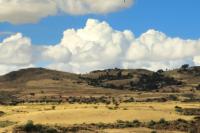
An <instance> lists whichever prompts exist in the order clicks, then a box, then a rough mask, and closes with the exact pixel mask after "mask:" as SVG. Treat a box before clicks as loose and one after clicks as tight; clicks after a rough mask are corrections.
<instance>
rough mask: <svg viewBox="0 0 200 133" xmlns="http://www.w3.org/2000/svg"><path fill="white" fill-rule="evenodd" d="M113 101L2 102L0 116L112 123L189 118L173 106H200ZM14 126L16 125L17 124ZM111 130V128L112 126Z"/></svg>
mask: <svg viewBox="0 0 200 133" xmlns="http://www.w3.org/2000/svg"><path fill="white" fill-rule="evenodd" d="M112 106H113V105H109V106H108V105H103V104H98V105H94V104H60V105H54V104H23V105H18V106H0V111H3V112H5V113H6V114H5V115H3V116H1V117H0V121H6V120H9V121H13V122H17V124H16V125H20V124H24V123H26V122H27V121H28V120H32V121H34V123H38V124H49V125H55V124H57V125H62V126H65V125H73V124H82V123H98V122H103V123H112V122H116V121H117V120H134V119H137V120H139V121H150V120H155V121H157V120H159V119H160V118H164V119H166V120H175V119H178V118H182V119H186V120H190V119H192V118H193V116H184V115H179V114H177V113H176V112H175V109H174V107H175V106H180V107H184V108H191V107H192V108H195V107H200V103H180V102H166V103H122V104H120V106H119V108H118V109H116V110H114V109H110V108H109V107H112ZM14 126H15V125H14ZM12 127H13V126H10V127H6V128H0V132H3V131H6V130H7V131H8V132H11V129H12ZM109 132H112V131H111V130H110V131H109Z"/></svg>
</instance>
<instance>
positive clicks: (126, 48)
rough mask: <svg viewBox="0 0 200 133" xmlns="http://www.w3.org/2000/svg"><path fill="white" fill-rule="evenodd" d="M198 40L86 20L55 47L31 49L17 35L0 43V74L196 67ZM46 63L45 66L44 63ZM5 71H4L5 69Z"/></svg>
mask: <svg viewBox="0 0 200 133" xmlns="http://www.w3.org/2000/svg"><path fill="white" fill-rule="evenodd" d="M199 51H200V39H198V40H184V39H181V38H178V37H177V38H171V37H169V36H167V35H165V34H164V33H162V32H159V31H156V30H153V29H150V30H148V31H147V32H145V33H143V34H142V35H141V36H139V37H137V38H136V37H135V36H134V34H133V32H131V31H129V30H124V31H118V30H115V29H113V28H112V27H111V26H110V25H109V24H108V23H107V22H100V21H98V20H95V19H88V21H87V22H86V25H85V27H83V28H82V29H77V30H75V29H67V30H66V31H64V33H63V38H62V39H61V41H60V43H59V44H55V45H52V46H49V45H43V46H35V45H32V44H31V40H30V39H29V38H27V37H23V35H22V34H20V33H18V34H16V35H12V36H10V37H8V38H6V39H4V40H3V42H1V43H0V68H1V69H0V74H4V73H7V72H9V71H11V70H15V69H19V68H24V67H31V66H37V65H36V64H38V62H46V63H45V64H46V65H45V67H46V68H51V69H56V70H63V71H69V72H76V73H85V72H89V71H92V70H96V69H106V68H114V67H118V68H146V69H150V70H157V69H160V68H162V69H166V68H168V69H172V68H176V67H180V66H181V65H182V64H185V63H188V64H190V65H200V52H199ZM47 62H48V63H47ZM6 68H7V69H6Z"/></svg>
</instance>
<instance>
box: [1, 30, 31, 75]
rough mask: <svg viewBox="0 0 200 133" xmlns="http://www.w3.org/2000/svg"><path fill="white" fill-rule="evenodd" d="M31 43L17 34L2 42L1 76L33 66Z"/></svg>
mask: <svg viewBox="0 0 200 133" xmlns="http://www.w3.org/2000/svg"><path fill="white" fill-rule="evenodd" d="M32 59H33V57H32V48H31V41H30V39H29V38H26V37H23V36H22V34H20V33H17V34H16V35H12V36H10V37H8V38H6V39H4V40H3V41H2V42H0V74H5V73H7V72H9V71H12V70H17V69H19V68H23V67H28V66H33V65H32V62H33V60H32Z"/></svg>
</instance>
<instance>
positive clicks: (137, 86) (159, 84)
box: [0, 67, 200, 103]
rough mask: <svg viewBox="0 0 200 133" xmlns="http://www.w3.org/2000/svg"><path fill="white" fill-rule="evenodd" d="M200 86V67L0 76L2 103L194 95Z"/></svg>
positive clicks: (42, 71) (26, 72)
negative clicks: (97, 97) (88, 97)
mask: <svg viewBox="0 0 200 133" xmlns="http://www.w3.org/2000/svg"><path fill="white" fill-rule="evenodd" d="M199 83H200V67H182V68H180V69H175V70H169V71H163V70H159V71H157V72H153V71H149V70H144V69H117V68H116V69H107V70H97V71H92V72H90V73H87V74H82V75H78V74H73V73H67V72H61V71H55V70H48V69H44V68H29V69H22V70H19V71H14V72H11V73H8V74H6V75H3V76H0V101H1V102H3V103H13V101H14V102H18V101H20V102H27V101H28V102H30V101H33V102H34V101H44V100H45V101H65V100H66V99H67V98H68V97H70V96H75V97H77V96H120V95H131V94H132V95H134V94H135V93H136V92H138V91H140V92H145V93H147V92H148V93H154V92H158V93H163V92H165V93H185V92H187V93H191V92H192V91H195V90H198V89H199V88H200V87H199V86H200V85H199ZM159 95H161V94H159ZM149 97H152V95H149Z"/></svg>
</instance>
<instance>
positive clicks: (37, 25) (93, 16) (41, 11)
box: [0, 0, 200, 75]
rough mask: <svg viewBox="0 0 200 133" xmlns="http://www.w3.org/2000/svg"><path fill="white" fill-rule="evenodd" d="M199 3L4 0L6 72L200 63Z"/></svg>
mask: <svg viewBox="0 0 200 133" xmlns="http://www.w3.org/2000/svg"><path fill="white" fill-rule="evenodd" d="M30 6H31V7H32V8H30ZM21 7H23V8H21ZM199 7H200V1H199V0H126V3H124V1H123V0H42V1H36V0H26V1H22V0H9V1H8V0H0V10H1V12H0V75H1V74H5V73H7V72H10V71H13V70H18V69H22V68H27V67H45V68H49V69H56V70H61V71H68V72H75V73H85V72H89V71H92V70H97V69H108V68H115V67H118V68H124V69H129V68H130V69H133V68H144V69H149V70H154V71H156V70H158V69H174V68H178V67H180V66H181V65H182V64H190V65H192V66H193V65H195V66H197V65H200V25H199V24H200V14H199V13H200V8H199ZM69 29H75V30H69ZM80 29H81V30H80ZM127 30H128V31H127ZM11 33H12V34H11ZM63 33H64V34H63ZM105 57H106V58H105Z"/></svg>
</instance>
